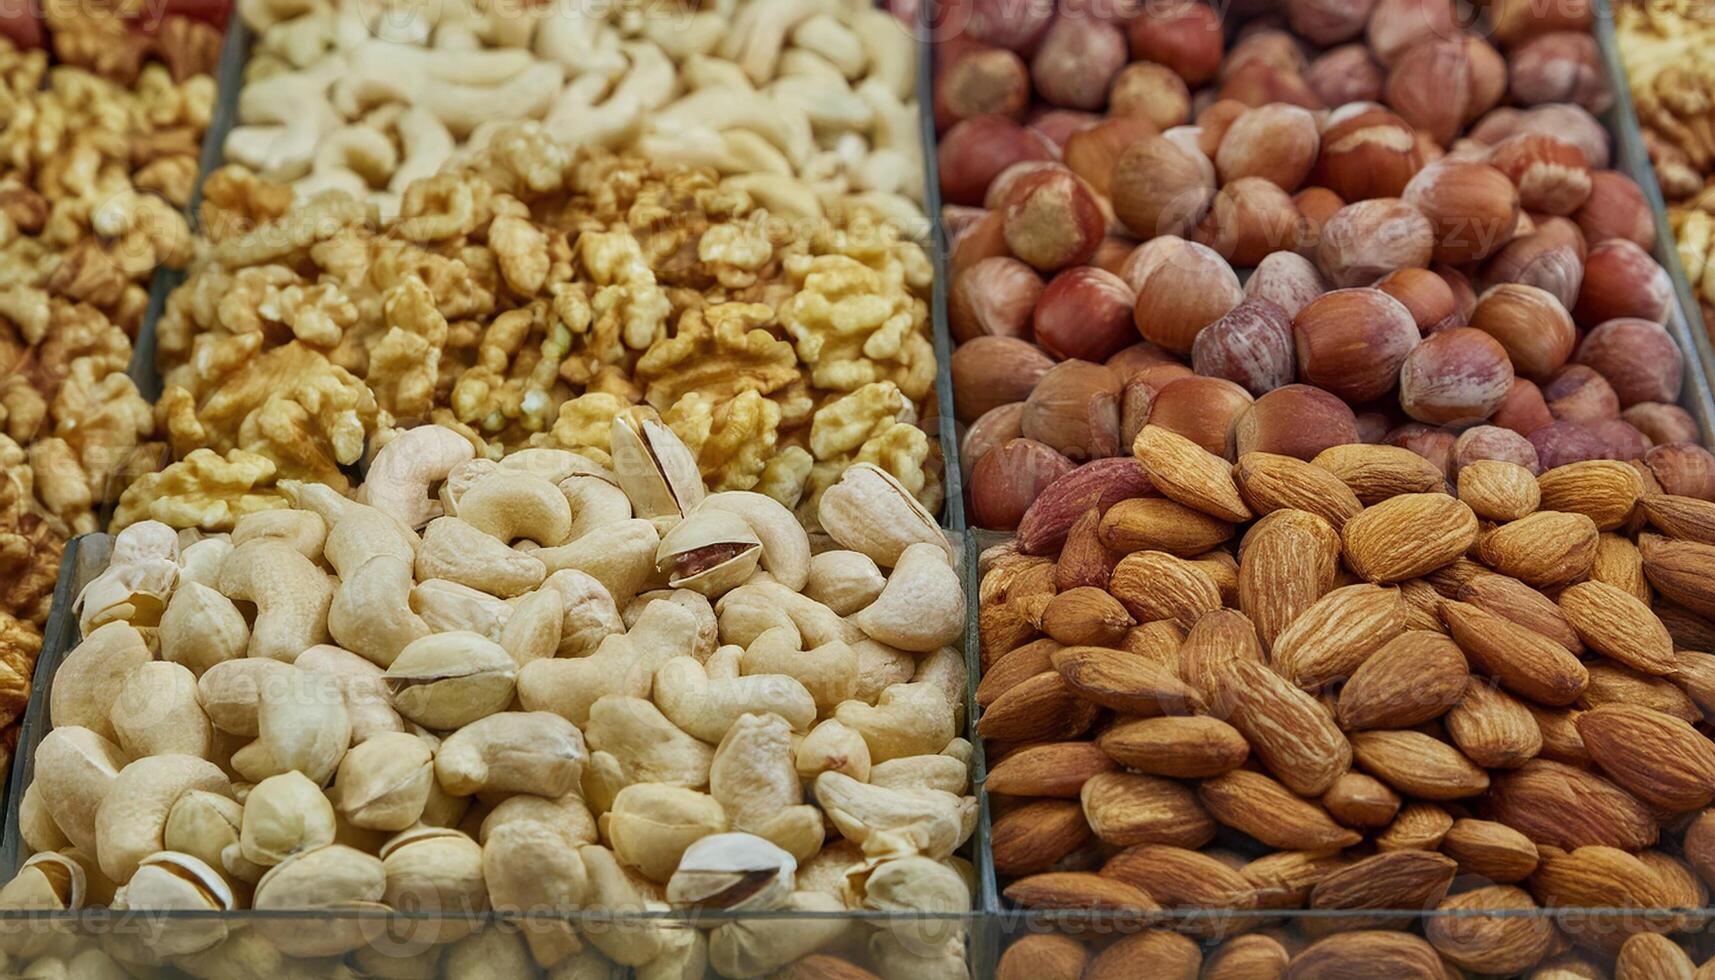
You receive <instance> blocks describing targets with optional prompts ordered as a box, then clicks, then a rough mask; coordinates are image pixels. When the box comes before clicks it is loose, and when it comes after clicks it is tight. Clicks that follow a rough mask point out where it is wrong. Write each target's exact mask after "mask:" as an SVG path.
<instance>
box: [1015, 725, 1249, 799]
mask: <svg viewBox="0 0 1715 980" xmlns="http://www.w3.org/2000/svg"><path fill="white" fill-rule="evenodd" d="M1096 744H1097V745H1100V746H1101V749H1102V751H1103V752H1105V753H1107V754H1108V756H1109V757H1110V758H1112V759H1113V760H1114V761H1115V762H1117V763H1119V764H1120V765H1122V766H1125V767H1126V768H1127V769H1131V770H1133V771H1135V772H1142V773H1149V774H1150V775H1155V776H1171V777H1173V778H1175V779H1202V778H1204V777H1207V776H1218V775H1220V774H1221V773H1223V772H1227V771H1228V770H1231V769H1236V768H1238V766H1239V764H1240V763H1242V762H1244V761H1245V758H1246V757H1247V756H1248V755H1250V745H1249V743H1247V742H1246V741H1245V738H1244V736H1243V735H1240V734H1239V732H1238V729H1236V728H1234V727H1233V726H1231V725H1229V724H1227V723H1226V722H1224V721H1221V720H1220V719H1218V718H1209V717H1206V716H1181V717H1161V718H1140V719H1138V720H1136V721H1127V722H1122V723H1121V724H1118V725H1115V726H1114V727H1112V728H1110V729H1108V730H1107V731H1105V732H1103V733H1102V734H1101V737H1100V738H1098V739H1097V740H1096ZM991 783H992V779H991ZM989 788H990V789H993V788H994V787H993V786H992V785H991V786H990V787H989Z"/></svg>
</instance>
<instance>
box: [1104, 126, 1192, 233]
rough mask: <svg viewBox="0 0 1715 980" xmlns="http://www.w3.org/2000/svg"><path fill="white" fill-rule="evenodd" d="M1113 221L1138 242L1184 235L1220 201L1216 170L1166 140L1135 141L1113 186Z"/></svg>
mask: <svg viewBox="0 0 1715 980" xmlns="http://www.w3.org/2000/svg"><path fill="white" fill-rule="evenodd" d="M1108 193H1109V197H1110V198H1112V200H1113V208H1114V217H1116V218H1118V219H1119V221H1120V223H1121V224H1123V225H1125V226H1126V228H1127V229H1129V230H1130V231H1131V233H1132V234H1134V235H1137V236H1138V237H1139V238H1143V239H1151V238H1154V237H1156V236H1157V235H1185V234H1188V233H1189V232H1190V231H1191V229H1192V228H1194V227H1195V226H1196V224H1197V222H1198V221H1200V220H1202V217H1203V214H1204V213H1205V212H1206V211H1208V209H1209V205H1210V203H1211V202H1213V201H1214V199H1215V173H1214V167H1213V166H1212V165H1211V164H1210V163H1209V161H1208V160H1207V158H1202V159H1199V158H1198V157H1194V156H1192V155H1191V154H1190V153H1187V152H1186V151H1185V150H1183V149H1181V148H1180V147H1179V145H1178V144H1176V143H1174V142H1173V141H1171V140H1169V139H1167V138H1165V137H1162V136H1146V137H1144V138H1142V139H1139V140H1135V141H1133V142H1132V143H1131V145H1130V146H1127V147H1126V148H1125V151H1124V152H1123V153H1121V154H1120V157H1119V160H1118V161H1116V162H1115V163H1114V167H1113V176H1112V178H1111V179H1110V182H1109V184H1108Z"/></svg>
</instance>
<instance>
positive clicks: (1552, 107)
mask: <svg viewBox="0 0 1715 980" xmlns="http://www.w3.org/2000/svg"><path fill="white" fill-rule="evenodd" d="M1513 125H1514V127H1515V130H1514V131H1515V132H1521V133H1547V134H1548V135H1550V136H1558V137H1560V138H1561V139H1563V140H1566V141H1568V142H1570V143H1573V144H1576V145H1577V147H1578V148H1579V149H1581V150H1583V151H1584V159H1585V160H1586V161H1588V162H1589V164H1590V170H1591V172H1593V173H1594V172H1596V171H1600V170H1604V169H1606V168H1607V166H1608V159H1609V153H1610V151H1611V149H1612V145H1613V144H1612V140H1611V139H1610V138H1609V136H1608V129H1607V127H1606V126H1603V125H1602V122H1601V120H1599V119H1597V118H1596V117H1595V116H1593V115H1591V114H1590V110H1588V109H1586V108H1584V107H1583V106H1579V105H1572V104H1571V103H1566V102H1556V103H1549V104H1548V105H1539V106H1533V107H1531V108H1529V109H1526V110H1524V111H1522V112H1520V113H1519V115H1518V118H1517V120H1516V121H1515V122H1514V124H1513ZM1486 142H1491V143H1494V142H1499V139H1498V138H1497V139H1490V140H1486Z"/></svg>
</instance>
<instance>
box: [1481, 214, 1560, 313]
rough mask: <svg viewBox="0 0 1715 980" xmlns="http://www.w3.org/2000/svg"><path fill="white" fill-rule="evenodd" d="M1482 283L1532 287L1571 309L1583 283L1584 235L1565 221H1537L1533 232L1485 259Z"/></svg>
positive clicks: (1550, 219)
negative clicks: (1516, 284)
mask: <svg viewBox="0 0 1715 980" xmlns="http://www.w3.org/2000/svg"><path fill="white" fill-rule="evenodd" d="M1483 280H1484V281H1485V282H1487V283H1488V284H1490V285H1494V284H1497V283H1503V282H1517V283H1523V284H1525V285H1526V286H1535V287H1537V288H1538V289H1542V290H1546V291H1547V292H1548V293H1549V294H1550V295H1552V296H1553V297H1554V298H1555V299H1557V300H1559V301H1560V305H1562V306H1564V307H1567V308H1571V306H1572V304H1574V303H1576V302H1577V301H1578V287H1579V286H1580V285H1581V284H1582V283H1583V282H1584V236H1583V235H1581V234H1580V233H1579V231H1578V228H1577V226H1576V225H1574V224H1573V223H1572V222H1571V221H1568V220H1567V219H1565V218H1548V219H1546V220H1544V221H1541V222H1539V223H1538V224H1537V226H1536V230H1535V231H1534V232H1531V233H1530V234H1528V235H1520V236H1519V237H1517V238H1515V239H1513V240H1512V241H1510V242H1508V243H1507V244H1506V246H1505V247H1504V248H1502V249H1501V250H1500V251H1499V252H1496V253H1495V255H1494V256H1493V257H1492V258H1490V259H1489V261H1488V264H1487V265H1485V266H1484V267H1483Z"/></svg>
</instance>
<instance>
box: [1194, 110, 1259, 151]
mask: <svg viewBox="0 0 1715 980" xmlns="http://www.w3.org/2000/svg"><path fill="white" fill-rule="evenodd" d="M1249 111H1251V107H1250V106H1248V105H1245V104H1244V103H1243V102H1240V101H1238V100H1237V99H1216V100H1215V101H1213V102H1211V103H1209V104H1208V106H1206V107H1205V108H1203V109H1202V110H1201V111H1199V112H1198V113H1197V119H1196V124H1197V148H1198V149H1199V150H1202V151H1203V155H1204V156H1206V157H1208V158H1209V159H1210V160H1213V159H1214V158H1215V153H1216V152H1217V151H1218V150H1220V148H1221V140H1223V139H1225V138H1226V136H1227V130H1228V129H1230V128H1232V125H1233V123H1234V122H1236V121H1237V120H1238V118H1239V117H1240V116H1242V115H1244V114H1245V113H1247V112H1249Z"/></svg>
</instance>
